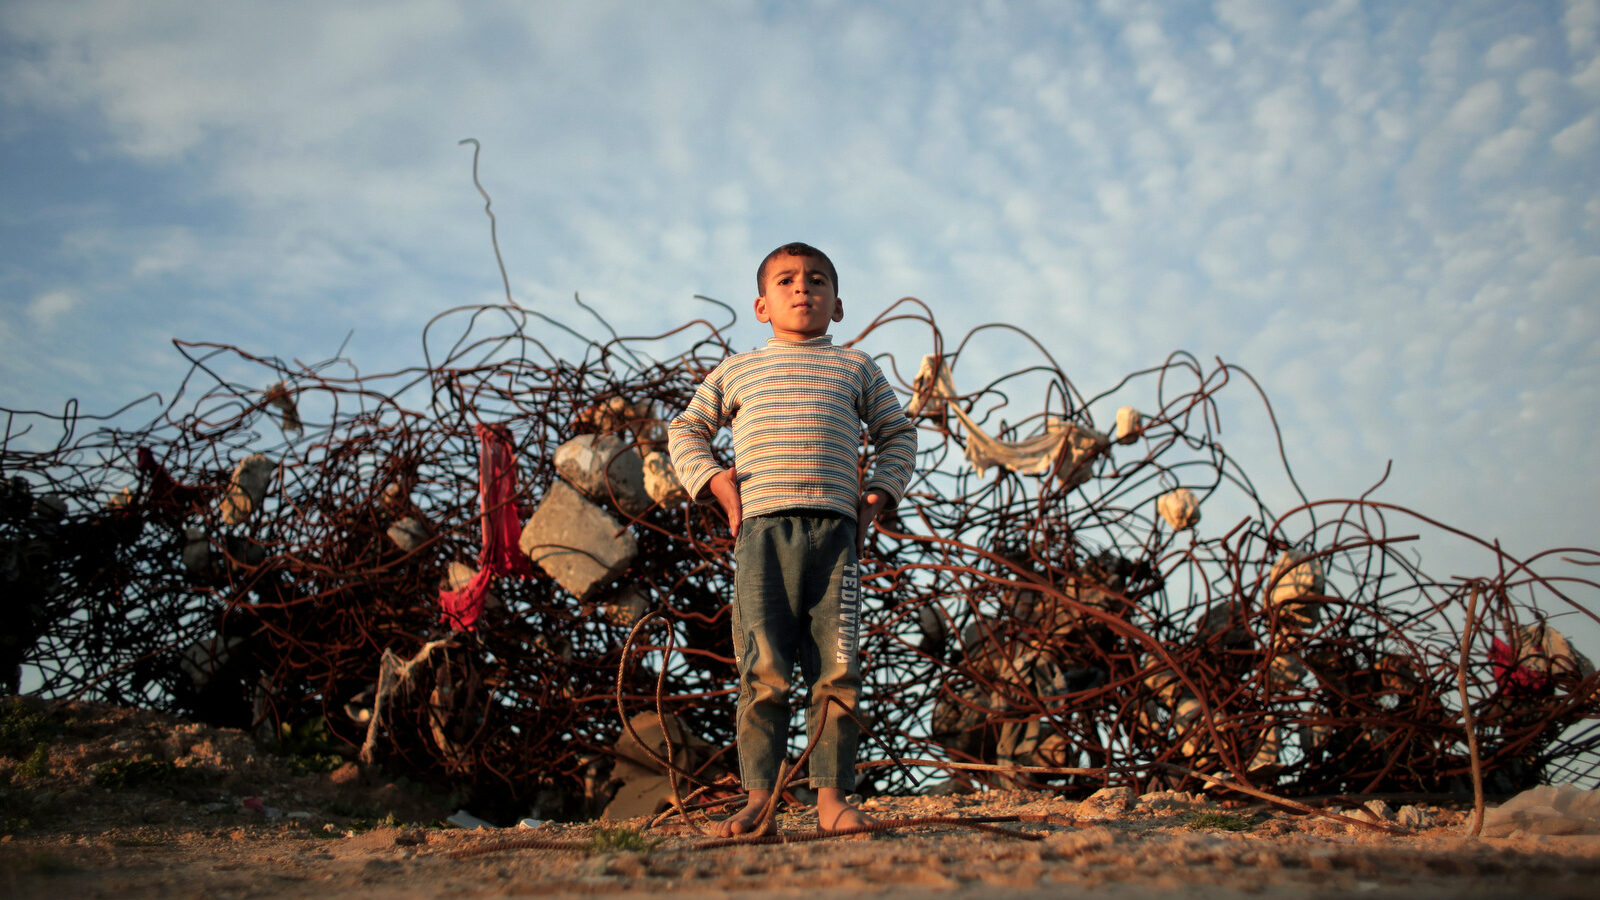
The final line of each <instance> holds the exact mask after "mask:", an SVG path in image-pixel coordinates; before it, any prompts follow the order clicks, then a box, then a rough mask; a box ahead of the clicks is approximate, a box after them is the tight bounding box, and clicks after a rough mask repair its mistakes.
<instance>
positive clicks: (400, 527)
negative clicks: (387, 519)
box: [384, 516, 428, 553]
mask: <svg viewBox="0 0 1600 900" xmlns="http://www.w3.org/2000/svg"><path fill="white" fill-rule="evenodd" d="M384 533H385V534H387V535H389V540H391V541H394V545H395V546H396V547H399V548H400V549H401V550H404V551H405V552H407V553H410V552H411V551H413V550H415V549H417V548H418V547H421V546H422V544H423V542H425V541H427V539H428V527H427V526H426V525H423V524H422V522H420V521H418V520H417V518H416V517H415V516H406V517H405V518H403V519H400V520H398V521H396V522H395V523H394V524H393V525H390V526H389V530H388V531H386V532H384Z"/></svg>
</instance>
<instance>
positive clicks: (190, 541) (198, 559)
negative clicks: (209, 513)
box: [183, 525, 211, 575]
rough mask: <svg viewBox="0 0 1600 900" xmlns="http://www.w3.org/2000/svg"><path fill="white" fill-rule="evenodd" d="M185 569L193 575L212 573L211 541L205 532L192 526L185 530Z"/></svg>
mask: <svg viewBox="0 0 1600 900" xmlns="http://www.w3.org/2000/svg"><path fill="white" fill-rule="evenodd" d="M183 567H184V568H185V569H188V570H189V574H191V575H204V574H205V573H207V572H209V571H211V541H210V540H208V539H207V538H206V533H205V532H204V531H202V530H200V529H198V528H195V527H194V526H192V525H191V526H187V527H185V528H184V529H183Z"/></svg>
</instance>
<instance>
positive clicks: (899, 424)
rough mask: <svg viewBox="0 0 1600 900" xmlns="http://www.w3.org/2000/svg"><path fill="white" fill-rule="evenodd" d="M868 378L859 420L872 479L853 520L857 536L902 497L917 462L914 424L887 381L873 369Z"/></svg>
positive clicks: (875, 368)
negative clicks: (868, 441) (868, 448)
mask: <svg viewBox="0 0 1600 900" xmlns="http://www.w3.org/2000/svg"><path fill="white" fill-rule="evenodd" d="M872 376H873V377H872V381H871V386H870V388H869V389H868V391H867V397H866V403H865V408H864V410H863V411H862V416H861V420H862V421H863V422H865V423H866V425H867V436H868V437H869V438H870V439H871V440H872V454H873V459H872V475H871V476H870V477H869V478H868V479H867V484H866V487H865V489H864V490H863V491H862V496H861V507H860V516H859V517H858V518H857V520H856V521H857V522H858V523H859V524H860V530H861V532H865V531H866V528H867V526H868V525H870V524H872V522H873V521H875V520H876V519H877V518H878V514H879V513H881V512H883V510H885V509H887V508H888V507H890V506H893V505H895V504H896V503H899V502H900V498H901V497H903V496H905V492H906V487H907V486H909V485H910V484H911V472H912V469H913V467H914V466H915V464H916V460H917V426H916V423H915V422H913V421H911V417H910V416H908V415H906V411H905V409H904V408H902V407H901V405H900V400H899V398H898V397H896V396H895V394H894V389H893V388H891V387H889V381H888V379H886V378H884V377H883V371H882V370H880V369H879V368H878V367H877V366H876V365H874V366H873V367H872Z"/></svg>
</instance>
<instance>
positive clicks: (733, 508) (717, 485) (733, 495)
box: [710, 469, 744, 538]
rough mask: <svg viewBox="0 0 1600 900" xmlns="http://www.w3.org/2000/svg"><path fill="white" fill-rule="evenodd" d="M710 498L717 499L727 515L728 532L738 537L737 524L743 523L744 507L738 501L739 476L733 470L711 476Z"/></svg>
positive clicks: (725, 470)
mask: <svg viewBox="0 0 1600 900" xmlns="http://www.w3.org/2000/svg"><path fill="white" fill-rule="evenodd" d="M710 486H711V496H713V497H716V498H717V503H719V504H721V506H722V511H723V512H724V513H727V515H728V530H729V531H730V532H732V533H733V537H735V538H737V537H738V536H739V523H741V522H743V521H744V507H743V505H742V504H741V503H740V501H739V474H738V472H736V471H735V470H734V469H723V470H722V471H721V472H718V473H717V474H715V475H713V476H711V485H710Z"/></svg>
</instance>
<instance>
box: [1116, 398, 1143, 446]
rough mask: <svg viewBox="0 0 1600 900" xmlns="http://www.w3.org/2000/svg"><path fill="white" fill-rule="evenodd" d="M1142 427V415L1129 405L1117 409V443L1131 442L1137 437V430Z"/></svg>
mask: <svg viewBox="0 0 1600 900" xmlns="http://www.w3.org/2000/svg"><path fill="white" fill-rule="evenodd" d="M1143 428H1144V417H1143V416H1141V415H1139V411H1138V410H1137V409H1134V408H1133V407H1131V406H1124V407H1122V408H1121V409H1119V410H1117V443H1119V444H1131V443H1133V442H1134V441H1136V440H1138V439H1139V432H1140V431H1141V430H1143Z"/></svg>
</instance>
